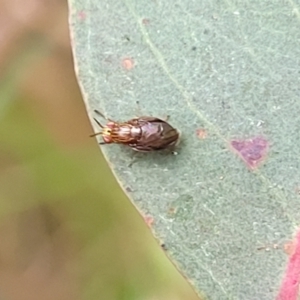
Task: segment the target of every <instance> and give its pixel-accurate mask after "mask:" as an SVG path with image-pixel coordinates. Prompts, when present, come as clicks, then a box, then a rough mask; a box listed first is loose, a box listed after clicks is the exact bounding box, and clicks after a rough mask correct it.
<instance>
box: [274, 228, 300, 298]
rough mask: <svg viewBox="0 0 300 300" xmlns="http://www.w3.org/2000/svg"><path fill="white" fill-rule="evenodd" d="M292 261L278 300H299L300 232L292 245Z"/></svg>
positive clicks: (289, 263) (290, 260)
mask: <svg viewBox="0 0 300 300" xmlns="http://www.w3.org/2000/svg"><path fill="white" fill-rule="evenodd" d="M290 248H291V249H289V252H291V254H290V259H289V262H288V265H287V269H286V272H285V275H284V278H283V281H282V283H281V287H280V290H279V293H278V295H277V298H276V300H297V299H298V291H299V282H300V231H298V233H297V236H296V239H295V241H294V244H293V245H290Z"/></svg>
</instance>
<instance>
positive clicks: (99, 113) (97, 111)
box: [94, 109, 115, 123]
mask: <svg viewBox="0 0 300 300" xmlns="http://www.w3.org/2000/svg"><path fill="white" fill-rule="evenodd" d="M94 112H95V113H96V114H98V115H99V116H101V117H102V118H104V119H105V120H108V121H110V122H114V123H115V121H114V120H112V119H109V118H107V117H105V115H104V114H103V113H102V112H100V111H99V110H97V109H95V110H94Z"/></svg>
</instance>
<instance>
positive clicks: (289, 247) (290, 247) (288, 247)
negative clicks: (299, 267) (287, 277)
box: [283, 241, 296, 256]
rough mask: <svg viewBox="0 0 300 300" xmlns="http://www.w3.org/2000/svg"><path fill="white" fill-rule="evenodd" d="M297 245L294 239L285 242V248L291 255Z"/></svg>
mask: <svg viewBox="0 0 300 300" xmlns="http://www.w3.org/2000/svg"><path fill="white" fill-rule="evenodd" d="M295 247H296V245H295V243H294V242H293V241H290V242H287V243H285V244H284V247H283V249H284V252H285V253H286V254H287V255H289V256H291V255H292V254H294V252H295Z"/></svg>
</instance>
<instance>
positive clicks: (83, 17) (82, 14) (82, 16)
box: [77, 10, 86, 21]
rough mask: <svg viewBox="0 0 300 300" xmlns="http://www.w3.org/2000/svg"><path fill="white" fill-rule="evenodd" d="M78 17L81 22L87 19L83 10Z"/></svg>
mask: <svg viewBox="0 0 300 300" xmlns="http://www.w3.org/2000/svg"><path fill="white" fill-rule="evenodd" d="M77 16H78V19H79V20H81V21H83V20H85V18H86V13H85V12H84V11H83V10H81V11H80V12H78V15H77Z"/></svg>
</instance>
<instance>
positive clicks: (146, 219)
mask: <svg viewBox="0 0 300 300" xmlns="http://www.w3.org/2000/svg"><path fill="white" fill-rule="evenodd" d="M144 220H145V222H146V224H147V225H148V226H149V227H151V226H152V224H153V223H154V219H153V217H152V216H144Z"/></svg>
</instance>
